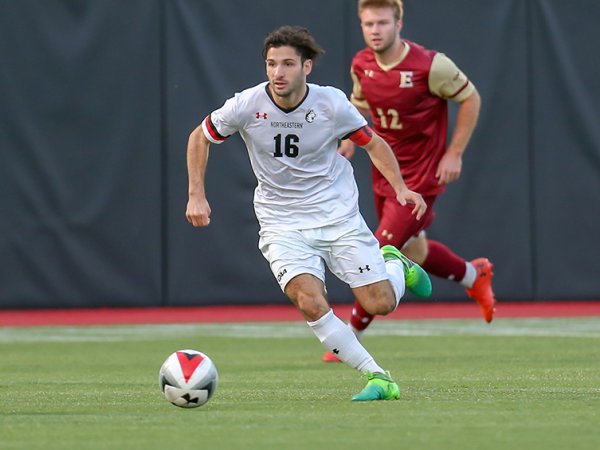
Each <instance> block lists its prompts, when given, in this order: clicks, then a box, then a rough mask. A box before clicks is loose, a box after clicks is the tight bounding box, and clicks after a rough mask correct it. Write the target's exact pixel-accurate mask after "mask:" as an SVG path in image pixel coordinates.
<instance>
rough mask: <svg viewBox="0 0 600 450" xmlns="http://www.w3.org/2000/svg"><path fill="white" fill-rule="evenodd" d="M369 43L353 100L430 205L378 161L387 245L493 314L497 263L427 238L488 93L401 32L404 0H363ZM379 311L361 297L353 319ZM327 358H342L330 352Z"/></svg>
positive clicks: (364, 323)
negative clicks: (399, 198) (407, 194)
mask: <svg viewBox="0 0 600 450" xmlns="http://www.w3.org/2000/svg"><path fill="white" fill-rule="evenodd" d="M358 15H359V18H360V23H361V28H362V32H363V37H364V40H365V43H366V46H367V47H366V48H365V49H363V50H361V51H359V52H358V53H357V54H356V55H355V56H354V59H353V60H352V68H351V75H352V80H353V83H354V85H353V89H352V96H351V100H352V103H353V104H354V105H355V106H356V107H357V108H358V109H359V110H360V111H361V113H362V114H363V115H364V116H365V117H369V116H370V117H371V120H372V123H373V129H374V130H375V131H376V132H377V134H379V135H380V136H381V137H383V138H384V139H385V140H386V141H387V142H388V143H389V144H390V146H391V147H392V149H393V151H394V153H395V155H396V158H397V159H398V162H399V163H400V167H401V170H402V176H403V177H404V180H405V182H406V184H407V185H408V187H409V188H410V189H412V190H414V191H416V192H419V193H420V194H421V195H422V196H423V197H424V199H425V201H426V203H427V205H428V208H427V212H426V214H425V216H424V217H423V218H421V219H420V220H417V219H416V218H415V216H414V215H412V214H411V213H410V209H408V208H406V207H403V206H401V205H399V204H398V203H397V202H395V201H394V192H393V190H392V189H391V187H390V185H389V184H388V183H387V181H386V180H385V179H384V178H383V176H382V175H381V174H380V173H379V172H378V171H377V169H376V168H375V167H372V181H373V191H374V195H375V208H376V212H377V216H378V218H379V227H378V228H377V231H376V233H375V235H376V237H377V239H378V241H379V244H380V245H381V246H383V245H387V244H391V245H394V246H396V247H398V248H402V252H403V253H404V254H405V255H406V256H408V257H409V258H411V259H413V260H414V261H415V262H417V263H418V264H420V265H421V266H422V267H423V268H424V269H425V270H426V271H428V272H429V273H430V274H433V275H436V276H439V277H442V278H446V279H449V280H453V281H455V282H457V283H460V284H461V285H463V286H464V287H465V288H466V291H467V294H468V295H469V296H470V297H471V298H473V299H474V300H475V301H476V302H477V303H478V304H479V306H480V308H481V312H482V315H483V318H484V320H485V321H486V322H491V321H492V319H493V315H494V311H495V304H496V299H495V296H494V293H493V290H492V285H491V279H492V275H493V273H492V264H491V263H490V261H489V260H488V259H487V258H477V259H474V260H472V261H466V260H465V259H463V258H461V257H460V256H458V255H456V254H455V253H454V252H452V251H451V250H450V249H449V248H448V247H447V246H445V245H444V244H442V243H441V242H438V241H434V240H431V239H427V237H426V234H425V230H426V229H427V228H428V227H429V226H430V225H431V223H432V222H433V219H434V216H435V213H434V210H433V205H434V203H435V200H436V198H437V197H438V196H439V195H440V194H441V193H443V192H444V190H445V186H446V185H447V184H448V183H451V182H453V181H456V180H458V178H459V176H460V173H461V168H462V155H463V153H464V151H465V148H466V147H467V144H468V142H469V140H470V138H471V134H472V132H473V130H474V128H475V125H476V123H477V118H478V115H479V109H480V105H481V99H480V97H479V94H478V92H477V89H476V88H475V86H474V85H473V83H472V82H470V81H469V79H468V78H467V77H466V76H465V74H464V73H463V72H462V71H461V70H460V69H459V68H458V67H457V66H456V65H455V64H454V62H453V61H452V60H450V59H449V58H448V57H447V56H445V55H444V54H442V53H439V52H436V51H433V50H427V49H425V48H423V47H422V46H420V45H418V44H416V43H414V42H410V41H408V40H406V39H403V38H401V36H400V31H401V29H402V24H403V22H402V16H403V4H402V0H359V1H358ZM448 100H451V101H454V102H456V103H458V105H459V106H458V111H457V116H456V125H455V128H454V130H453V131H452V135H451V138H450V142H449V143H447V130H448V106H447V102H448ZM339 152H340V153H341V154H343V155H344V156H346V157H347V158H351V157H352V155H353V153H354V144H352V142H350V141H348V140H346V141H343V142H342V144H341V146H340V148H339ZM373 317H374V316H373V315H371V314H369V313H368V312H366V311H365V310H364V309H363V308H362V307H361V306H360V304H359V303H358V302H356V301H355V303H354V308H353V311H352V317H351V318H350V326H351V328H352V329H353V331H354V332H355V334H357V336H360V335H361V333H362V332H363V331H364V330H365V329H366V328H367V327H368V326H369V324H370V322H371V321H372V319H373ZM323 360H324V361H336V360H337V358H336V357H335V355H332V354H325V356H324V357H323Z"/></svg>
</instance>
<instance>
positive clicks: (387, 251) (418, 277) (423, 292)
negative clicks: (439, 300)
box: [381, 245, 431, 297]
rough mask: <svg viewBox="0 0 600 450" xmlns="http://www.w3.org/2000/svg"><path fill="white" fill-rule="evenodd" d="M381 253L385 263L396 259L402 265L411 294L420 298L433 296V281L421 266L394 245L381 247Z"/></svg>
mask: <svg viewBox="0 0 600 450" xmlns="http://www.w3.org/2000/svg"><path fill="white" fill-rule="evenodd" d="M381 253H382V254H383V259H384V260H385V261H391V260H394V259H396V260H399V261H400V262H401V263H402V265H403V266H404V279H405V280H406V288H407V289H408V290H409V291H410V292H412V293H413V294H415V295H417V296H419V297H429V296H430V295H431V280H430V279H429V275H427V272H425V271H424V270H423V268H422V267H421V266H420V265H418V264H417V263H416V262H413V261H411V260H410V259H408V258H407V257H406V256H404V255H403V254H402V252H401V251H400V250H398V249H397V248H396V247H394V246H393V245H384V246H383V247H381Z"/></svg>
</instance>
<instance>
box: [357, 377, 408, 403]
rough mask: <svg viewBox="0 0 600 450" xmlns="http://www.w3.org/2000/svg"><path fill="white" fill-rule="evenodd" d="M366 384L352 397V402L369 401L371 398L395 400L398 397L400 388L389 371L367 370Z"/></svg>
mask: <svg viewBox="0 0 600 450" xmlns="http://www.w3.org/2000/svg"><path fill="white" fill-rule="evenodd" d="M366 375H367V380H368V381H367V385H366V386H365V387H364V389H363V390H362V391H360V392H359V393H358V394H356V395H355V396H354V397H352V401H353V402H370V401H373V400H396V399H397V398H400V388H399V387H398V385H397V384H396V382H395V381H394V380H392V377H391V376H390V373H389V372H386V373H381V372H376V373H370V372H367V373H366Z"/></svg>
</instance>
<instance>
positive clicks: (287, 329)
mask: <svg viewBox="0 0 600 450" xmlns="http://www.w3.org/2000/svg"><path fill="white" fill-rule="evenodd" d="M368 334H369V336H457V335H473V336H474V335H477V336H531V337H534V336H545V337H572V338H600V317H592V318H589V317H586V318H564V319H560V318H551V319H501V320H496V321H494V322H493V323H492V324H486V323H483V322H481V321H480V320H406V321H403V320H385V321H383V320H382V321H376V322H374V323H373V325H372V326H371V327H370V328H369V330H368ZM188 336H222V337H239V338H274V337H277V338H302V337H306V338H313V337H314V336H313V334H312V333H311V331H310V330H309V328H308V327H307V325H306V324H305V323H304V322H301V321H296V322H245V323H203V324H167V325H127V326H125V325H114V326H80V327H23V328H21V327H14V328H13V327H4V328H0V343H10V342H50V341H52V342H122V341H140V340H149V339H150V340H157V339H158V340H160V339H163V338H164V339H171V338H173V337H188Z"/></svg>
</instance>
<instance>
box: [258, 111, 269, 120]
mask: <svg viewBox="0 0 600 450" xmlns="http://www.w3.org/2000/svg"><path fill="white" fill-rule="evenodd" d="M261 117H262V118H263V119H265V120H267V113H261V112H257V113H256V118H257V119H260V118H261Z"/></svg>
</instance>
